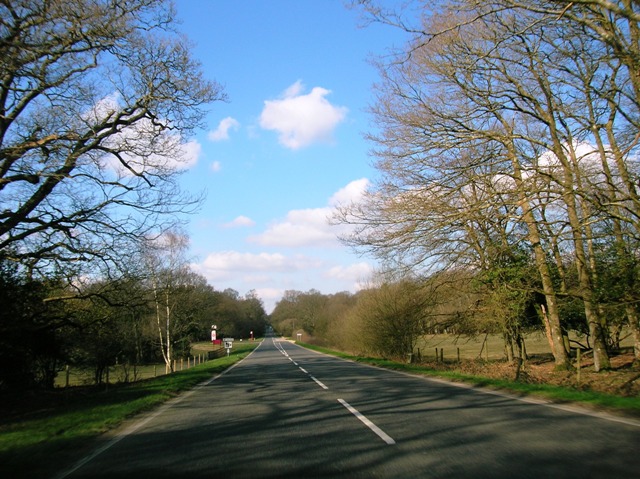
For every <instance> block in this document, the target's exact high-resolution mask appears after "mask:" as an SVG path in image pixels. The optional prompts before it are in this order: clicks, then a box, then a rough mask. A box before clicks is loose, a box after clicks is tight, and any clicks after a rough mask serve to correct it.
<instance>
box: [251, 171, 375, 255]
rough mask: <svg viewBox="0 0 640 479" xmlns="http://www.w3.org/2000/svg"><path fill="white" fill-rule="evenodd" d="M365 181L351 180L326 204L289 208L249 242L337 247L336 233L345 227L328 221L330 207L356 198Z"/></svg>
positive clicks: (271, 244) (341, 232)
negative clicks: (282, 216)
mask: <svg viewBox="0 0 640 479" xmlns="http://www.w3.org/2000/svg"><path fill="white" fill-rule="evenodd" d="M368 184H369V181H368V180H367V179H366V178H362V179H359V180H355V181H352V182H351V183H349V184H348V185H347V186H345V187H344V188H342V189H340V190H339V191H337V192H336V193H335V194H333V195H332V196H331V198H330V199H329V201H328V206H325V207H322V208H308V209H301V210H291V211H289V213H287V215H286V217H285V218H284V219H283V220H281V221H277V222H275V223H273V224H271V225H270V226H269V227H268V228H267V230H266V231H265V232H264V233H262V234H260V235H256V236H251V237H249V241H250V242H252V243H257V244H261V245H263V246H278V247H305V246H316V247H320V246H322V247H338V246H339V241H338V235H340V234H343V233H345V229H346V228H348V226H346V225H340V226H335V225H332V224H331V223H330V221H329V220H330V218H331V216H332V214H333V208H334V207H335V206H337V205H339V204H345V203H350V202H352V201H353V202H356V201H358V199H359V198H360V197H361V196H362V194H363V193H364V191H365V190H366V187H367V185H368Z"/></svg>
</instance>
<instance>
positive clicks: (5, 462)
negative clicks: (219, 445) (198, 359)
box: [0, 342, 259, 478]
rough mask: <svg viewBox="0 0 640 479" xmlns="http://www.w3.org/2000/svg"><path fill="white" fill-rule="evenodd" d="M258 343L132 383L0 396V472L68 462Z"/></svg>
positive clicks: (46, 471) (28, 471) (23, 473)
mask: <svg viewBox="0 0 640 479" xmlns="http://www.w3.org/2000/svg"><path fill="white" fill-rule="evenodd" d="M258 344H259V343H258V342H253V343H249V342H245V343H235V344H234V348H233V349H232V351H231V355H230V356H229V357H227V356H223V357H221V358H219V359H215V360H210V361H206V362H203V363H202V364H199V365H197V366H195V367H192V368H190V369H188V370H184V371H179V372H176V373H173V374H167V375H162V376H158V377H157V378H152V379H149V380H146V381H138V382H135V383H129V384H125V383H121V384H114V385H112V386H111V387H109V388H108V389H105V387H104V386H101V387H100V388H98V387H69V388H57V389H56V390H54V391H48V392H41V393H39V394H37V395H36V394H32V395H24V394H20V395H16V396H13V397H12V396H10V395H5V396H3V397H2V398H0V477H6V478H13V477H20V478H42V477H49V476H51V474H52V473H53V472H56V471H59V470H61V469H63V468H65V467H68V466H69V465H71V463H72V462H73V461H75V460H76V459H77V458H78V455H79V454H81V453H82V451H83V450H86V449H87V448H90V447H92V445H93V444H94V443H93V440H94V439H95V438H97V437H98V436H99V435H101V434H102V433H104V432H105V431H108V430H109V429H112V428H114V427H117V426H118V425H119V424H121V423H122V422H123V421H124V420H126V419H127V418H130V417H132V416H134V415H136V414H139V413H141V412H143V411H147V410H150V409H152V408H154V407H156V406H158V405H160V404H161V403H163V402H165V401H167V400H168V399H171V398H173V397H175V396H177V395H178V394H179V393H180V392H182V391H186V390H189V389H191V388H193V387H194V386H196V385H197V384H199V383H201V382H203V381H206V380H208V379H210V378H211V377H213V376H214V375H215V374H218V373H220V372H222V371H223V370H225V369H226V368H228V367H229V366H231V365H232V364H233V363H235V362H237V361H239V360H240V359H242V358H244V357H245V356H246V355H247V354H249V353H250V352H251V351H252V350H253V349H254V348H255V347H256V346H257V345H258Z"/></svg>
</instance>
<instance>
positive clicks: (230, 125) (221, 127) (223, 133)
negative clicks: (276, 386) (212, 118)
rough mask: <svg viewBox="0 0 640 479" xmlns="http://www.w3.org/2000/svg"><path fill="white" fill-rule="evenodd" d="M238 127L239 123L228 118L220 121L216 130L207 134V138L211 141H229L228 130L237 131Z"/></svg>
mask: <svg viewBox="0 0 640 479" xmlns="http://www.w3.org/2000/svg"><path fill="white" fill-rule="evenodd" d="M239 127H240V123H239V122H238V121H237V120H236V119H235V118H232V117H230V116H228V117H226V118H225V119H223V120H221V121H220V123H218V128H216V129H215V130H212V131H210V132H209V135H208V138H209V139H210V140H211V141H222V140H228V139H229V130H237V129H238V128H239Z"/></svg>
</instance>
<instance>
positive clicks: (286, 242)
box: [249, 208, 336, 247]
mask: <svg viewBox="0 0 640 479" xmlns="http://www.w3.org/2000/svg"><path fill="white" fill-rule="evenodd" d="M330 213H331V210H330V208H313V209H304V210H292V211H290V212H289V213H287V216H286V218H285V219H284V220H282V221H279V222H276V223H274V224H272V225H271V226H269V228H267V230H266V231H265V232H264V233H262V234H260V235H257V236H251V237H249V241H250V242H252V243H257V244H261V245H263V246H279V247H302V246H331V245H335V243H336V235H335V233H334V232H333V231H332V230H331V226H330V225H329V222H328V220H327V218H328V216H329V214H330Z"/></svg>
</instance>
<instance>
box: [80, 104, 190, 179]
mask: <svg viewBox="0 0 640 479" xmlns="http://www.w3.org/2000/svg"><path fill="white" fill-rule="evenodd" d="M121 99H122V97H121V95H120V94H119V93H113V94H111V95H107V96H105V97H104V98H102V99H101V100H99V101H98V102H96V104H95V105H94V106H93V108H91V109H90V110H88V111H87V112H85V113H84V114H83V115H82V119H83V120H84V121H86V122H87V123H90V124H99V123H101V122H104V121H106V120H107V119H109V118H112V117H114V115H117V114H122V105H121ZM161 122H162V120H161ZM164 123H165V124H168V123H169V122H168V121H166V120H165V121H164ZM104 146H107V147H109V148H111V149H113V150H115V151H118V152H119V155H120V158H121V159H122V160H123V161H124V162H126V164H127V166H128V167H125V166H124V165H123V164H122V163H121V161H120V160H119V159H118V158H116V157H115V155H104V156H103V157H102V158H101V159H100V161H101V164H102V166H103V167H105V168H107V169H109V170H111V171H113V172H115V173H116V174H117V175H118V176H119V177H120V178H124V177H129V176H133V175H134V173H135V174H144V173H158V172H172V171H180V170H188V169H190V168H191V167H193V166H194V165H195V164H196V163H197V162H198V159H199V157H200V154H201V152H202V146H201V145H200V143H198V142H197V141H195V140H193V141H189V142H185V141H184V138H183V137H182V136H181V135H180V134H179V133H176V132H175V131H172V130H164V129H163V128H162V126H160V125H158V123H156V122H152V121H151V120H149V119H147V118H142V119H140V120H138V121H136V122H135V123H133V124H131V125H127V126H126V127H124V128H123V129H122V130H120V131H119V132H118V133H115V134H113V135H110V136H109V137H108V138H107V139H105V141H104Z"/></svg>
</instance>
